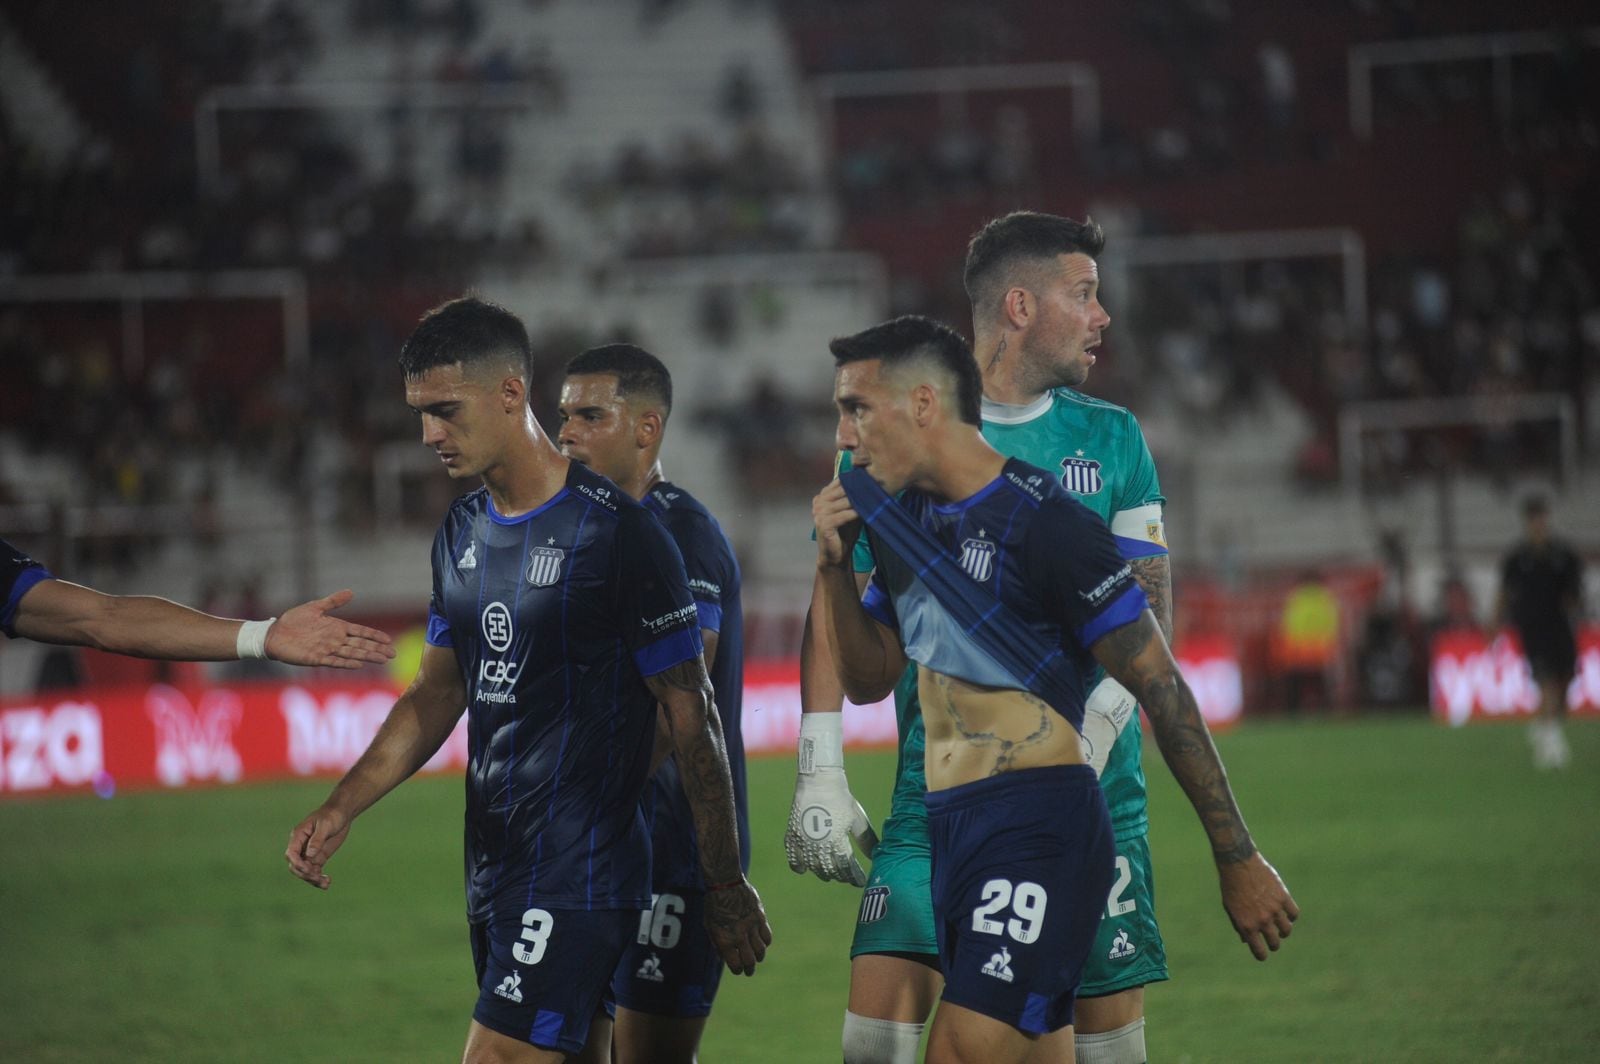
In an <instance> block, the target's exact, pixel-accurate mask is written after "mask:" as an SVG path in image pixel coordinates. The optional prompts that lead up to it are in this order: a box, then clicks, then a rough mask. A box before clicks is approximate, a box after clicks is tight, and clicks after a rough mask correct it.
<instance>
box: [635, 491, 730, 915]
mask: <svg viewBox="0 0 1600 1064" xmlns="http://www.w3.org/2000/svg"><path fill="white" fill-rule="evenodd" d="M639 501H640V502H642V503H644V506H645V509H647V510H649V511H650V512H651V513H653V514H655V515H656V518H657V520H659V521H660V522H661V523H662V525H664V526H665V527H666V529H667V531H668V532H669V533H670V534H671V535H672V539H673V542H675V543H676V544H677V545H678V549H679V550H680V551H681V552H682V553H683V564H684V568H685V569H687V570H688V573H689V590H690V591H691V592H693V594H694V602H695V607H696V609H697V610H698V611H699V614H700V627H701V628H702V629H705V630H706V631H711V632H716V633H717V658H716V660H715V661H713V662H712V663H711V687H712V689H713V690H714V691H715V693H716V699H717V713H718V715H719V716H721V718H722V736H723V739H724V740H726V742H727V747H728V767H729V768H730V769H731V770H732V771H733V804H734V807H735V809H736V810H737V812H738V815H739V858H740V863H741V865H742V866H743V868H744V870H745V871H747V872H748V871H749V870H750V813H749V801H748V800H747V797H746V788H745V767H744V732H743V731H742V730H741V728H740V725H739V708H740V704H741V702H742V701H743V697H744V611H743V608H742V607H741V606H740V603H739V562H738V561H737V559H735V558H734V556H733V544H731V543H729V542H728V537H727V536H726V535H725V534H724V533H723V531H722V526H721V525H719V524H717V519H716V518H715V517H712V516H711V514H710V513H709V512H707V510H706V508H705V507H704V506H702V505H700V502H699V500H698V499H696V498H695V497H694V496H692V495H690V494H689V493H688V492H686V491H684V490H683V489H682V488H680V487H678V486H676V485H674V484H669V483H666V482H662V483H660V484H657V485H656V486H655V488H653V489H652V490H651V491H650V492H649V493H647V494H646V495H645V497H644V498H643V499H641V500H639ZM645 816H646V818H647V819H648V820H649V822H650V843H651V849H652V852H653V860H654V862H655V873H654V876H653V878H654V880H655V885H656V890H657V892H660V891H662V890H666V889H670V888H677V889H679V890H699V889H703V888H704V886H705V883H704V880H703V879H702V878H701V875H700V850H699V847H698V846H697V845H696V844H695V834H694V814H693V813H692V811H691V810H690V808H689V798H688V796H687V795H686V794H684V791H683V785H682V782H681V781H680V779H679V775H678V763H677V760H676V759H675V758H671V757H669V758H667V759H666V760H665V761H663V762H662V763H661V765H660V767H658V768H657V769H656V774H655V777H654V778H653V779H652V780H651V781H650V786H649V787H648V788H647V790H646V791H645Z"/></svg>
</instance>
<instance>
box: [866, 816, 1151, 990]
mask: <svg viewBox="0 0 1600 1064" xmlns="http://www.w3.org/2000/svg"><path fill="white" fill-rule="evenodd" d="M932 879H933V864H932V861H931V859H930V851H929V848H928V835H927V827H926V824H925V822H921V821H917V822H913V824H912V825H911V826H909V827H898V826H897V825H895V824H894V823H892V822H891V823H889V824H885V825H884V832H883V839H882V840H881V841H880V842H879V844H878V848H877V850H876V851H874V853H873V858H872V874H871V875H870V876H869V877H868V878H867V885H866V888H865V889H864V890H863V891H862V892H861V910H860V912H859V913H858V914H857V916H856V933H855V939H854V940H853V941H852V942H851V944H850V956H851V957H859V956H861V955H863V954H868V953H925V954H928V955H929V956H930V957H932V956H937V955H938V952H939V946H938V942H937V940H936V938H935V935H934V930H933V891H932ZM1166 978H1167V951H1166V947H1165V946H1164V945H1163V944H1162V941H1161V931H1160V929H1159V928H1158V927H1157V926H1156V909H1155V883H1154V880H1153V879H1152V877H1151V872H1150V844H1149V841H1148V840H1147V839H1146V837H1145V836H1143V835H1138V836H1135V837H1134V838H1130V839H1128V840H1127V842H1125V843H1124V842H1122V841H1120V840H1119V841H1118V843H1117V867H1116V871H1115V874H1114V876H1113V878H1112V882H1111V893H1110V896H1109V897H1108V898H1107V900H1106V909H1105V913H1104V915H1103V916H1102V918H1101V920H1100V930H1099V932H1098V933H1097V934H1096V936H1095V941H1094V945H1093V946H1092V947H1090V950H1089V957H1088V959H1087V960H1086V961H1085V962H1084V966H1083V982H1082V983H1081V984H1080V985H1079V987H1078V996H1079V997H1103V996H1105V995H1107V994H1115V993H1117V992H1118V991H1121V990H1128V989H1130V988H1132V987H1136V986H1143V985H1144V984H1146V983H1159V982H1162V981H1163V980H1165V979H1166Z"/></svg>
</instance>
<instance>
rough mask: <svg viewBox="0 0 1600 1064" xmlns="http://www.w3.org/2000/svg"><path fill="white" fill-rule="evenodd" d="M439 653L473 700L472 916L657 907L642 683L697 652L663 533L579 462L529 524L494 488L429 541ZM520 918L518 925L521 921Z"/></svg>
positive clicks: (686, 601) (680, 578) (686, 597)
mask: <svg viewBox="0 0 1600 1064" xmlns="http://www.w3.org/2000/svg"><path fill="white" fill-rule="evenodd" d="M430 612H431V616H430V619H429V624H428V642H429V643H431V644H433V645H434V646H443V647H453V648H454V650H455V655H456V663H457V665H458V666H459V667H460V669H461V677H462V682H463V683H464V684H465V686H466V690H467V692H468V694H467V735H468V763H467V907H468V914H469V917H470V918H471V919H474V920H477V919H487V918H489V917H490V916H491V915H492V914H493V911H494V909H495V906H496V903H497V902H498V901H499V900H500V899H505V902H504V904H512V905H516V906H518V907H521V908H525V907H527V906H530V905H535V904H538V905H544V906H548V907H550V908H555V909H605V908H635V907H637V908H647V907H648V906H649V904H650V842H649V835H648V833H647V832H646V830H645V825H644V818H643V816H642V814H641V812H640V808H639V799H640V796H641V794H642V792H643V790H644V784H645V777H646V774H647V772H648V771H649V768H650V749H651V745H652V743H653V739H654V732H655V718H656V702H655V698H654V697H653V696H652V695H651V694H650V691H649V689H648V688H647V687H646V686H645V684H644V682H643V678H644V677H646V676H653V675H655V674H656V673H659V672H662V671H664V670H666V669H669V668H671V667H673V666H674V665H678V664H681V663H682V662H685V661H690V660H692V659H694V658H695V657H697V656H698V655H699V654H700V651H701V646H700V629H699V627H698V623H697V620H696V616H695V605H694V599H693V598H692V597H691V596H690V593H689V582H688V577H687V576H685V574H684V569H683V558H682V557H681V556H680V555H679V554H678V548H677V547H676V546H674V545H673V542H672V538H671V537H670V536H668V535H667V533H666V531H665V530H664V529H663V528H662V527H661V525H660V523H659V522H657V521H656V520H655V518H653V517H651V516H650V514H649V513H648V512H647V511H646V510H645V509H644V507H642V506H640V505H639V504H638V503H636V502H634V501H633V500H631V499H629V498H628V497H627V496H626V495H624V494H623V493H622V491H621V489H619V488H618V487H617V486H616V485H615V484H613V483H611V481H609V480H607V479H605V478H604V477H602V476H600V475H599V474H597V473H593V472H591V471H589V470H588V469H585V468H584V467H583V466H581V465H578V464H576V463H574V464H573V465H572V467H571V469H570V470H569V472H568V473H567V482H566V486H565V487H564V488H563V489H562V490H561V491H560V492H558V493H557V494H556V495H555V497H554V498H552V499H550V501H548V502H546V503H545V504H544V505H542V506H540V507H539V508H538V509H536V510H534V511H532V512H531V513H527V514H524V515H522V516H521V517H514V518H506V517H502V516H500V514H498V513H497V512H496V511H495V509H494V505H493V503H492V501H491V500H490V498H489V493H488V491H487V490H485V489H479V490H478V491H475V492H473V493H471V494H470V495H466V496H464V497H462V498H460V499H458V500H456V502H455V504H454V505H453V506H451V507H450V512H449V514H447V515H446V517H445V520H444V524H443V526H442V527H441V528H440V529H439V533H438V535H437V536H436V537H435V539H434V547H433V601H432V604H431V610H430ZM519 911H520V910H519Z"/></svg>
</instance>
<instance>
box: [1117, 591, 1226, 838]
mask: <svg viewBox="0 0 1600 1064" xmlns="http://www.w3.org/2000/svg"><path fill="white" fill-rule="evenodd" d="M1156 634H1157V631H1156V626H1155V624H1154V622H1152V621H1150V620H1149V619H1147V618H1141V619H1140V620H1138V621H1135V622H1134V623H1133V624H1128V625H1123V626H1122V627H1121V628H1118V629H1116V630H1115V631H1112V632H1110V633H1108V634H1107V635H1105V636H1103V637H1102V638H1101V639H1100V640H1099V641H1098V642H1097V643H1095V645H1094V654H1095V657H1096V658H1098V659H1099V660H1100V664H1102V665H1104V666H1105V669H1106V672H1108V673H1110V674H1111V676H1112V677H1113V678H1115V679H1116V680H1117V681H1118V682H1120V683H1121V684H1122V685H1123V686H1125V687H1127V688H1128V690H1130V691H1132V692H1133V694H1134V696H1135V697H1136V698H1138V699H1139V704H1140V705H1142V706H1143V707H1144V711H1145V713H1146V714H1147V715H1148V716H1149V718H1150V725H1151V728H1152V729H1153V730H1154V732H1155V736H1156V745H1157V746H1159V747H1160V748H1161V756H1162V757H1163V758H1165V759H1166V762H1167V767H1168V768H1169V769H1171V770H1172V775H1173V777H1174V778H1175V779H1177V781H1178V784H1179V786H1181V787H1182V788H1183V792H1184V794H1186V795H1187V796H1188V798H1189V803H1190V804H1191V805H1193V806H1194V811H1195V812H1196V813H1197V814H1198V815H1199V817H1200V822H1201V824H1203V825H1204V826H1205V831H1206V836H1207V837H1208V838H1209V839H1210V840H1211V852H1212V854H1213V856H1214V857H1215V858H1216V860H1217V863H1218V864H1235V863H1237V862H1239V861H1243V860H1245V859H1246V858H1248V857H1249V856H1250V855H1251V854H1253V853H1255V852H1256V848H1255V843H1253V842H1252V841H1251V840H1250V832H1249V830H1248V829H1247V828H1246V827H1245V825H1244V817H1243V816H1241V815H1240V813H1239V806H1238V804H1237V803H1235V801H1234V799H1233V790H1232V788H1230V787H1229V786H1228V774H1227V772H1226V771H1224V770H1223V767H1222V759H1221V758H1220V757H1218V756H1217V748H1216V746H1215V745H1214V744H1213V743H1212V742H1211V733H1210V732H1209V731H1207V730H1206V722H1205V719H1204V718H1203V717H1201V716H1200V707H1199V706H1198V705H1196V704H1195V700H1194V692H1193V691H1190V690H1189V685H1188V684H1187V683H1185V682H1184V681H1183V677H1182V676H1181V675H1179V673H1178V669H1177V665H1176V663H1174V662H1173V660H1172V655H1171V654H1170V653H1169V652H1168V651H1167V650H1166V648H1165V647H1164V646H1161V645H1160V644H1159V642H1158V641H1157V640H1156Z"/></svg>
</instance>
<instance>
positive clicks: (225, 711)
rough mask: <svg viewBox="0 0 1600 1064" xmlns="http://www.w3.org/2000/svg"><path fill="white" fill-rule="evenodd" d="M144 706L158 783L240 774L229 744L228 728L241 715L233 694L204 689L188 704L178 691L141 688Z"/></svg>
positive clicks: (176, 784)
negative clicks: (151, 727) (197, 700)
mask: <svg viewBox="0 0 1600 1064" xmlns="http://www.w3.org/2000/svg"><path fill="white" fill-rule="evenodd" d="M144 708H145V712H146V713H148V714H149V715H150V721H151V723H153V724H154V725H155V726H156V777H157V778H158V779H160V780H161V782H162V783H164V784H166V785H167V786H168V787H182V786H183V785H184V784H186V783H188V782H189V781H190V780H216V781H218V782H219V783H234V782H237V781H238V779H239V778H240V777H241V776H243V775H244V762H243V761H242V760H241V759H240V757H239V751H238V750H236V749H235V748H234V745H233V729H234V728H235V727H237V726H238V724H239V721H240V719H241V718H242V717H243V716H244V707H243V706H242V705H241V704H240V702H239V696H238V695H236V694H234V693H233V692H231V691H206V692H205V693H203V694H202V695H201V696H200V704H199V705H198V706H193V705H191V704H190V702H189V699H188V696H186V695H185V694H184V693H183V692H182V691H179V690H178V689H177V688H175V687H168V686H166V685H165V684H157V685H156V686H154V687H152V688H150V690H149V691H148V692H146V694H145V696H144Z"/></svg>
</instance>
